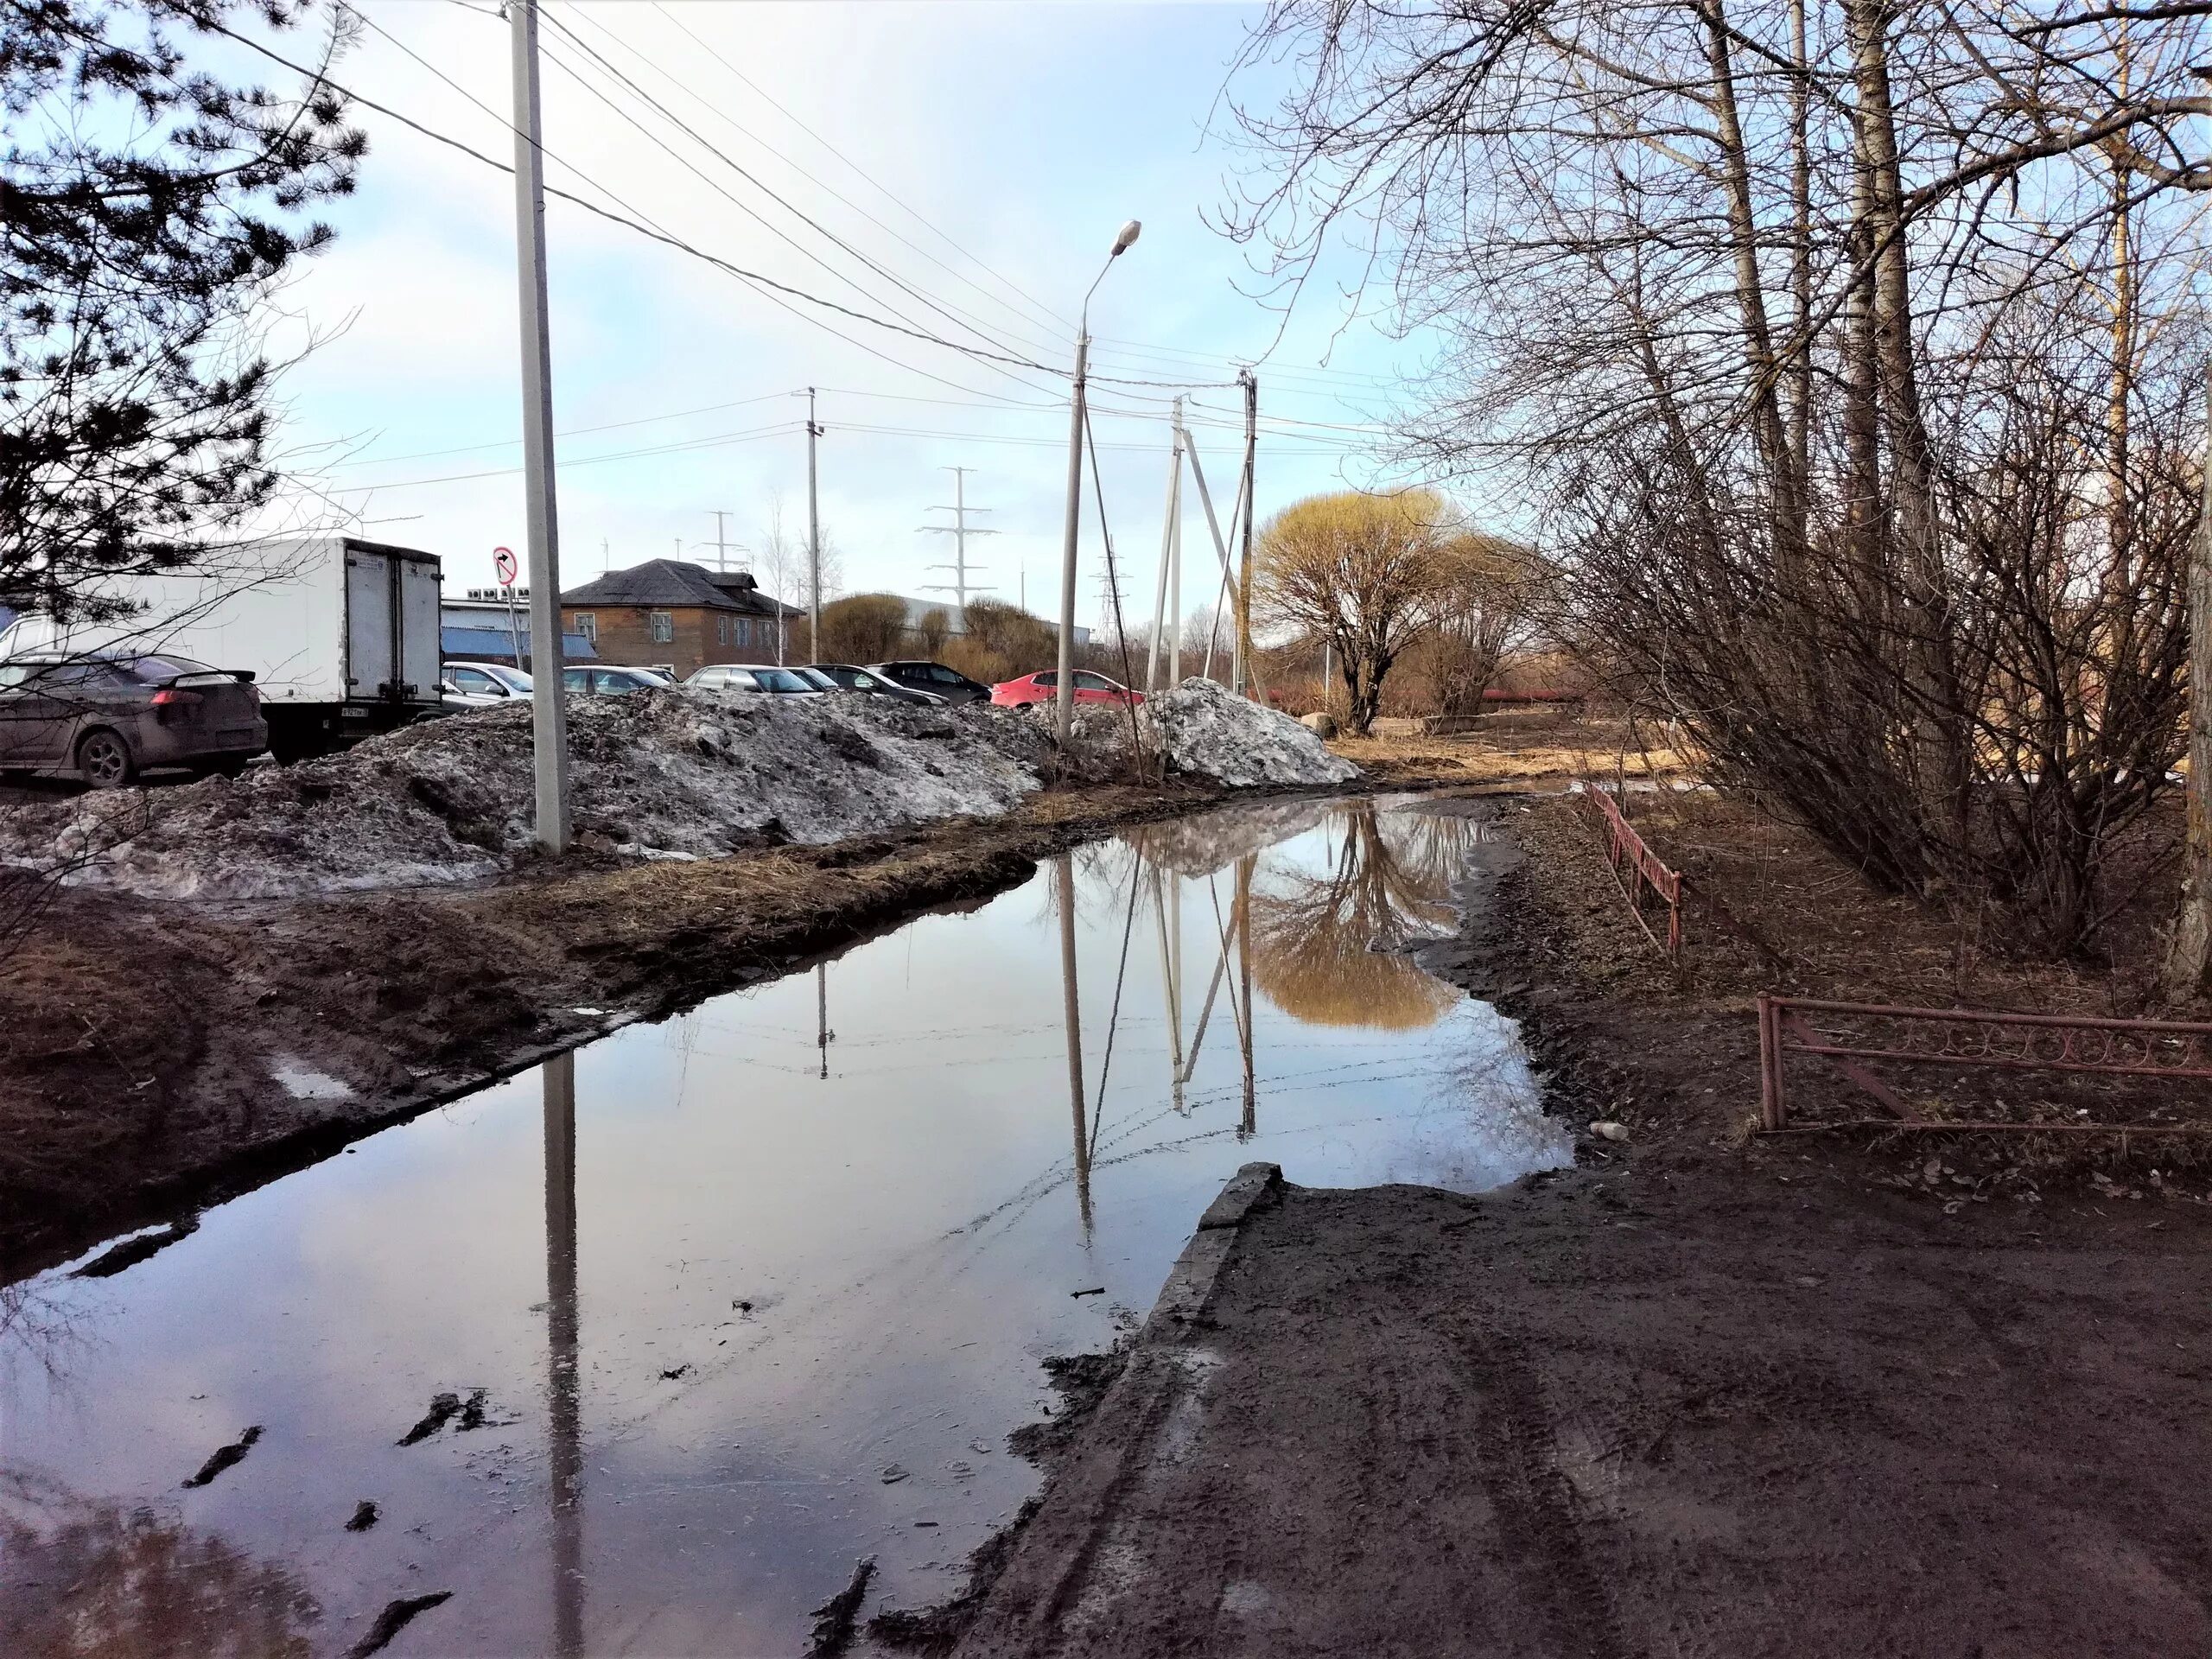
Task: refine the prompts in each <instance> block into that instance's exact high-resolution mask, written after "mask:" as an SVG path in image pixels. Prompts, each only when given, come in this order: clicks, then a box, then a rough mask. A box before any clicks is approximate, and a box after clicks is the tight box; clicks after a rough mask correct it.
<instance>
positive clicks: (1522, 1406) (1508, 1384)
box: [1459, 1325, 1630, 1659]
mask: <svg viewBox="0 0 2212 1659" xmlns="http://www.w3.org/2000/svg"><path fill="white" fill-rule="evenodd" d="M1459 1351H1460V1354H1461V1356H1462V1357H1463V1359H1464V1360H1465V1366H1466V1372H1467V1376H1468V1380H1469V1381H1470V1383H1471V1384H1472V1385H1473V1387H1474V1388H1475V1389H1476V1390H1477V1391H1478V1395H1479V1396H1480V1401H1481V1403H1480V1405H1479V1406H1478V1408H1477V1411H1476V1416H1475V1427H1474V1440H1475V1448H1476V1457H1475V1465H1476V1468H1477V1470H1478V1471H1479V1474H1480V1478H1481V1480H1482V1483H1483V1489H1484V1491H1485V1492H1486V1493H1487V1494H1488V1496H1489V1498H1490V1501H1491V1508H1492V1509H1493V1510H1494V1511H1495V1512H1496V1514H1497V1523H1498V1524H1497V1542H1498V1545H1499V1548H1500V1552H1501V1555H1502V1557H1503V1564H1504V1566H1505V1567H1507V1569H1508V1570H1509V1571H1510V1573H1512V1575H1513V1578H1514V1580H1515V1582H1516V1584H1517V1585H1518V1586H1519V1587H1520V1591H1521V1596H1522V1605H1523V1607H1524V1608H1525V1609H1526V1610H1527V1611H1528V1612H1529V1614H1530V1616H1531V1617H1533V1618H1540V1619H1541V1621H1542V1622H1543V1626H1544V1630H1545V1632H1546V1637H1547V1646H1548V1649H1549V1650H1550V1651H1552V1652H1554V1653H1559V1654H1575V1655H1587V1656H1591V1659H1629V1655H1630V1649H1629V1646H1628V1644H1627V1643H1626V1642H1625V1641H1624V1639H1623V1637H1622V1635H1621V1631H1620V1626H1619V1622H1618V1619H1617V1618H1615V1616H1614V1612H1613V1605H1612V1597H1611V1592H1610V1590H1609V1589H1608V1587H1607V1585H1606V1582H1605V1576H1604V1575H1603V1574H1602V1573H1599V1571H1598V1568H1597V1566H1596V1564H1595V1562H1593V1561H1592V1560H1591V1557H1590V1553H1589V1549H1588V1542H1587V1539H1586V1534H1585V1529H1584V1513H1583V1505H1582V1501H1581V1499H1580V1497H1578V1496H1577V1494H1576V1492H1575V1490H1574V1484H1573V1482H1572V1481H1571V1480H1570V1479H1569V1478H1567V1472H1566V1471H1565V1470H1563V1469H1562V1468H1561V1467H1560V1461H1559V1447H1558V1445H1557V1440H1556V1435H1555V1433H1554V1426H1553V1421H1552V1415H1551V1413H1550V1411H1549V1409H1548V1408H1547V1407H1546V1405H1545V1403H1544V1397H1543V1386H1542V1383H1541V1379H1540V1378H1539V1377H1538V1376H1537V1374H1536V1370H1535V1366H1533V1365H1532V1364H1530V1363H1529V1362H1528V1360H1527V1359H1525V1358H1524V1357H1523V1355H1524V1354H1525V1353H1526V1351H1527V1344H1526V1342H1525V1341H1524V1340H1523V1339H1522V1335H1521V1333H1519V1332H1515V1331H1512V1330H1510V1329H1506V1328H1503V1327H1500V1326H1498V1325H1484V1326H1481V1327H1478V1329H1477V1330H1476V1331H1475V1332H1472V1333H1471V1334H1468V1335H1465V1336H1463V1337H1462V1338H1460V1340H1459Z"/></svg>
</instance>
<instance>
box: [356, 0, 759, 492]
mask: <svg viewBox="0 0 2212 1659" xmlns="http://www.w3.org/2000/svg"><path fill="white" fill-rule="evenodd" d="M455 3H456V4H457V3H459V0H455ZM796 395H797V393H796V392H791V391H764V392H762V393H761V394H760V396H759V397H740V398H737V399H735V400H734V401H733V402H730V403H727V404H701V405H700V406H699V407H698V408H697V409H677V410H670V411H669V412H668V413H667V414H665V415H640V416H638V417H637V418H636V419H635V420H629V421H604V422H601V423H600V424H599V425H597V426H569V427H563V429H561V430H560V431H558V432H556V433H555V434H554V436H555V437H556V438H580V437H583V436H584V435H587V434H588V433H593V432H613V431H615V430H617V429H620V428H622V427H626V426H651V425H652V424H653V423H655V422H657V421H681V420H686V419H689V418H690V416H694V415H713V414H717V413H719V412H720V411H721V410H725V409H742V408H744V407H745V406H746V405H747V404H765V403H768V402H771V401H772V400H773V399H775V398H778V397H794V396H796ZM520 442H522V440H521V438H519V437H512V438H493V439H492V440H491V441H490V442H486V443H461V444H455V445H454V446H453V447H452V448H446V449H412V450H410V451H408V453H407V454H404V455H357V456H354V457H353V459H351V460H349V461H334V462H332V463H331V464H332V465H333V466H334V467H382V466H385V465H387V464H389V463H391V462H393V461H429V460H431V459H433V458H434V457H435V456H438V455H465V454H470V453H471V452H472V451H474V450H479V449H509V448H513V447H514V446H515V445H516V444H518V443H520Z"/></svg>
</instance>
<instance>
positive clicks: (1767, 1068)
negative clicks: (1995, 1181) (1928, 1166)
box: [1758, 991, 2212, 1135]
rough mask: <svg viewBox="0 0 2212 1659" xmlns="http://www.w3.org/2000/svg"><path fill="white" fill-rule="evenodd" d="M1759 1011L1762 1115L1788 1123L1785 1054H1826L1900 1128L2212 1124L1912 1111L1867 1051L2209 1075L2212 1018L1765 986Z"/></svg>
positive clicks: (2025, 1067)
mask: <svg viewBox="0 0 2212 1659" xmlns="http://www.w3.org/2000/svg"><path fill="white" fill-rule="evenodd" d="M1758 1020H1759V1123H1760V1127H1761V1128H1764V1129H1769V1130H1774V1129H1782V1128H1788V1127H1789V1093H1788V1078H1787V1077H1786V1075H1785V1067H1784V1061H1785V1058H1786V1057H1787V1056H1788V1055H1790V1054H1809V1055H1814V1056H1816V1057H1818V1058H1821V1059H1822V1060H1824V1061H1826V1062H1827V1064H1828V1065H1831V1066H1833V1067H1834V1068H1835V1069H1836V1071H1839V1072H1840V1073H1841V1074H1842V1075H1843V1076H1844V1077H1846V1078H1847V1080H1848V1081H1849V1082H1850V1083H1851V1084H1853V1086H1854V1087H1856V1088H1857V1089H1858V1090H1859V1091H1860V1092H1861V1093H1863V1094H1865V1095H1867V1096H1870V1097H1871V1098H1872V1099H1873V1100H1874V1101H1875V1102H1876V1103H1878V1104H1879V1105H1880V1106H1881V1108H1882V1109H1883V1110H1884V1111H1885V1112H1887V1113H1888V1114H1889V1116H1888V1118H1886V1119H1883V1120H1877V1121H1878V1122H1885V1123H1887V1124H1888V1125H1889V1126H1891V1127H1893V1128H1912V1129H1944V1130H1967V1129H1974V1130H1980V1129H2012V1130H2025V1131H2031V1132H2033V1133H2037V1134H2041V1133H2044V1132H2047V1131H2053V1130H2056V1131H2067V1130H2074V1131H2095V1132H2100V1133H2104V1134H2112V1133H2115V1132H2119V1131H2123V1130H2124V1131H2126V1132H2127V1133H2130V1134H2151V1135H2157V1134H2171V1133H2174V1132H2176V1131H2179V1130H2184V1129H2189V1128H2199V1129H2202V1128H2212V1119H2208V1120H2207V1121H2206V1122H2203V1123H2200V1124H2196V1125H2190V1124H2181V1123H2127V1124H2117V1123H2107V1122H2050V1121H2038V1120H2024V1121H2014V1120H1997V1121H1984V1122H1961V1121H1957V1120H1954V1119H1949V1118H1937V1117H1930V1116H1927V1115H1925V1114H1924V1113H1922V1112H1919V1111H1916V1110H1915V1109H1913V1108H1912V1107H1911V1106H1910V1104H1909V1103H1907V1102H1906V1101H1905V1100H1904V1097H1903V1096H1900V1095H1899V1094H1898V1093H1897V1090H1894V1089H1892V1088H1891V1086H1890V1085H1889V1084H1887V1083H1885V1082H1884V1081H1883V1080H1882V1079H1881V1078H1880V1077H1877V1076H1876V1075H1875V1074H1874V1073H1873V1072H1872V1071H1871V1070H1869V1069H1868V1066H1867V1065H1866V1063H1867V1062H1869V1061H1891V1062H1897V1063H1902V1064H1906V1065H1947V1066H1976V1067H1996V1068H2001V1069H2006V1070H2013V1071H2058V1072H2071V1073H2087V1074H2090V1075H2094V1076H2100V1077H2160V1078H2165V1079H2178V1078H2192V1079H2198V1080H2208V1081H2212V1025H2199V1024H2195V1023H2191V1022H2189V1021H2185V1020H2106V1019H2097V1018H2092V1017H2089V1016H2086V1015H2083V1016H2076V1015H2072V1014H2003V1013H1998V1012H1994V1011H1991V1010H1986V1009H1978V1008H1912V1007H1897V1006H1892V1005H1890V1004H1887V1003H1878V1002H1824V1001H1816V1000H1815V999H1813V998H1810V997H1797V996H1777V995H1773V994H1772V993H1770V992H1765V991H1762V992H1761V993H1759V997H1758Z"/></svg>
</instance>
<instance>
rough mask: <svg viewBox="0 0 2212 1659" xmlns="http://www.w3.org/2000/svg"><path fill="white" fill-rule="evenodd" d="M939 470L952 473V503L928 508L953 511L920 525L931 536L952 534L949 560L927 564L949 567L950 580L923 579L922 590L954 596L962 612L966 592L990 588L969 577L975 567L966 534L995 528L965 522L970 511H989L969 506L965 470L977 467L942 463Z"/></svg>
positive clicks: (984, 533) (992, 532) (983, 533)
mask: <svg viewBox="0 0 2212 1659" xmlns="http://www.w3.org/2000/svg"><path fill="white" fill-rule="evenodd" d="M975 470H976V469H975V468H974V467H939V468H938V471H940V472H946V473H950V474H952V505H950V506H949V507H945V506H937V507H931V508H930V509H929V511H930V512H949V513H950V514H951V515H952V522H951V523H950V524H923V525H921V526H920V528H921V529H922V530H923V531H925V532H927V533H928V534H930V535H931V536H950V537H952V563H950V564H932V565H931V566H929V567H928V568H929V569H931V570H950V571H951V572H952V580H951V581H950V582H925V583H924V584H923V586H922V591H923V592H924V593H925V594H951V595H952V596H953V603H954V604H956V605H957V606H958V607H960V609H961V610H962V611H963V612H965V611H966V610H967V608H968V595H969V594H971V593H976V594H987V593H988V592H990V591H991V590H990V588H988V587H986V586H982V585H980V584H978V583H976V582H969V580H968V573H969V571H970V570H973V569H976V568H977V567H976V566H974V565H971V564H969V563H968V538H969V537H970V536H995V535H997V534H998V531H995V530H985V529H982V527H981V526H979V525H975V524H969V522H968V515H969V513H971V512H989V511H990V509H989V508H988V507H971V506H969V505H968V487H967V486H968V474H970V473H972V472H974V471H975Z"/></svg>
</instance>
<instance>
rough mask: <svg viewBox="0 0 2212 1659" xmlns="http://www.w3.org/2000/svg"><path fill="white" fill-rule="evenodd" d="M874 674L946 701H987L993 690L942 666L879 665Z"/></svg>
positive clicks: (926, 664) (956, 670)
mask: <svg viewBox="0 0 2212 1659" xmlns="http://www.w3.org/2000/svg"><path fill="white" fill-rule="evenodd" d="M875 672H877V673H878V674H880V675H882V676H883V677H884V678H885V679H887V680H889V681H890V682H891V683H893V685H903V686H905V687H906V689H907V690H909V691H926V692H928V693H929V694H930V695H931V696H933V697H937V698H938V699H940V700H941V701H943V702H989V701H990V696H991V688H990V687H989V686H988V685H980V684H978V683H976V681H974V680H971V679H969V677H967V676H966V675H965V674H963V673H962V672H960V671H959V670H958V669H954V668H947V667H946V666H945V665H944V664H943V663H878V664H876V665H875Z"/></svg>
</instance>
